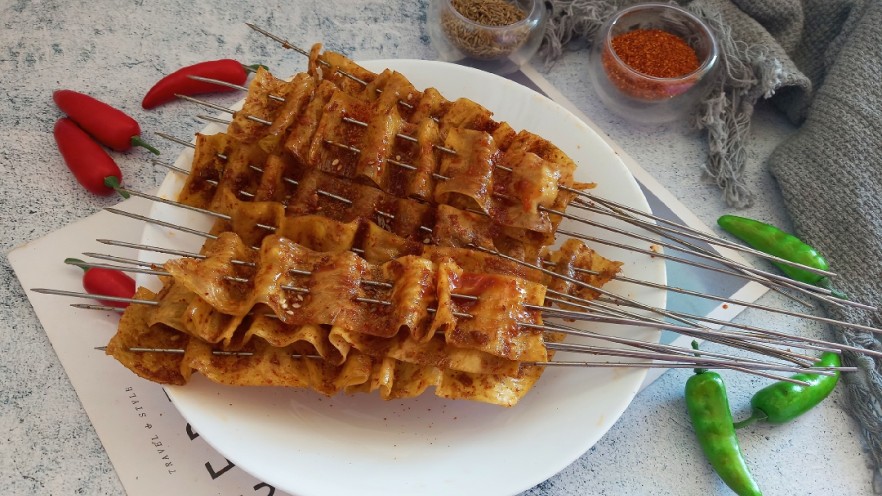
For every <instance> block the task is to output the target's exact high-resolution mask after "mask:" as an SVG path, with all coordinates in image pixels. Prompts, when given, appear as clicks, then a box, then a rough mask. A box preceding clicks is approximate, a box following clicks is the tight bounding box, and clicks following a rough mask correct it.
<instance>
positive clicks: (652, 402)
mask: <svg viewBox="0 0 882 496" xmlns="http://www.w3.org/2000/svg"><path fill="white" fill-rule="evenodd" d="M425 3H426V2H425V1H417V2H403V1H402V2H393V1H389V2H384V1H364V2H348V1H345V0H324V1H301V2H278V3H269V2H261V3H260V4H258V5H247V4H246V3H242V2H234V1H229V0H225V1H212V2H209V1H205V0H196V1H188V2H184V1H180V0H173V1H168V2H142V1H134V2H130V3H128V4H126V5H125V6H120V5H118V3H117V2H111V1H106V0H93V1H88V2H83V1H68V2H58V1H47V2H29V1H26V0H20V1H17V2H14V3H13V2H2V3H0V19H2V21H0V22H2V23H3V29H2V31H0V52H2V53H0V74H2V75H3V76H2V92H3V93H4V95H3V96H2V98H0V109H2V111H0V137H2V138H0V140H2V147H0V167H2V171H3V173H4V178H3V183H2V194H0V229H2V232H3V234H4V235H3V237H2V240H0V243H2V244H0V251H2V252H3V253H6V252H8V251H9V250H10V249H12V248H13V247H15V246H17V245H20V244H23V243H25V242H27V241H29V240H33V239H37V238H39V237H41V236H43V235H45V234H46V233H48V232H50V231H52V230H54V229H57V228H59V227H62V226H64V225H66V224H69V223H70V222H72V221H74V220H76V219H79V218H82V217H85V216H88V215H89V214H91V213H94V212H95V211H97V210H99V209H100V208H102V207H104V206H107V205H110V204H113V203H115V202H116V200H115V199H113V198H98V197H95V196H92V195H90V194H88V193H86V192H84V191H83V190H82V189H81V188H80V187H79V186H78V185H76V183H75V182H74V181H72V180H70V178H69V177H68V176H67V172H66V170H65V169H64V166H63V165H62V162H61V159H60V156H59V154H58V152H57V151H56V148H55V145H54V141H53V139H52V126H53V124H54V122H55V120H56V119H57V118H58V117H59V116H60V114H59V112H58V110H57V109H56V108H55V107H54V105H53V104H52V100H51V92H52V91H53V90H55V89H59V88H70V89H76V90H79V91H83V92H88V93H90V94H92V95H93V96H96V97H98V98H100V99H102V100H105V101H107V102H110V103H113V104H115V105H117V106H119V107H121V108H122V109H124V110H125V111H127V112H129V113H130V114H131V115H133V116H134V117H135V118H136V119H138V120H139V121H140V122H141V125H142V127H143V129H144V134H145V136H147V137H150V136H151V134H152V132H154V131H167V132H169V133H171V134H174V135H177V136H187V135H189V134H190V133H191V132H192V131H193V130H194V129H196V128H197V127H199V126H198V124H197V121H195V120H194V119H193V117H192V115H193V111H192V108H191V107H189V106H186V105H168V106H165V107H161V108H159V109H156V110H154V111H150V112H147V111H144V110H142V109H141V108H140V105H139V103H140V99H141V97H142V96H143V93H144V92H145V91H146V89H147V88H148V87H149V86H150V84H152V82H153V81H155V80H157V79H158V78H159V77H160V76H161V75H163V74H165V73H167V72H169V71H171V70H174V69H176V68H178V67H180V66H183V65H186V64H190V63H194V62H197V61H202V60H206V59H215V58H223V57H233V58H237V59H242V60H243V61H247V62H262V63H265V64H267V65H269V66H271V67H273V68H274V69H275V71H276V72H278V73H293V72H296V71H298V70H300V69H302V68H303V67H304V60H303V59H302V58H300V57H299V56H296V55H294V54H292V53H290V52H288V53H286V52H285V51H283V50H281V49H279V48H277V47H276V46H273V45H272V44H270V43H268V42H267V41H266V40H264V39H262V38H261V37H260V36H257V35H254V34H252V33H251V32H250V30H248V28H247V27H245V26H244V24H242V22H243V21H253V22H256V23H258V24H260V25H262V26H265V27H266V28H268V29H269V30H271V31H274V32H277V33H282V34H284V35H285V36H287V37H289V38H290V39H291V40H296V41H299V42H301V43H303V44H308V43H310V42H312V41H316V40H321V41H324V42H325V43H326V45H327V46H328V47H329V48H331V49H335V50H342V51H344V52H346V53H347V54H349V55H351V56H353V57H354V58H356V59H375V58H429V59H431V58H434V53H433V51H432V49H431V47H430V46H429V44H428V38H427V36H426V30H425V26H424V22H425V16H424V10H425ZM586 70H587V60H586V54H585V52H573V53H570V54H568V55H567V56H566V57H565V58H564V59H563V60H561V61H560V62H559V63H558V64H556V65H555V66H554V68H553V69H552V70H551V71H550V72H549V73H548V74H547V78H548V79H549V80H550V81H551V82H552V83H553V84H554V85H555V86H556V87H557V88H559V89H560V90H561V91H562V92H563V93H564V94H565V95H566V96H567V97H568V98H570V99H571V100H572V101H573V102H574V103H575V104H576V105H577V106H578V107H579V108H580V109H581V110H583V111H584V112H585V113H586V114H587V115H589V116H590V117H591V119H593V120H594V121H595V122H596V123H597V124H598V125H599V126H601V127H602V128H603V129H604V130H606V131H607V133H608V134H609V136H610V138H611V139H613V140H614V141H616V142H618V143H619V144H620V145H621V146H622V147H623V148H624V150H625V151H626V152H627V153H629V154H630V155H631V156H633V157H634V158H635V159H636V160H637V161H638V162H639V163H640V164H641V165H642V166H643V167H644V168H646V169H647V170H648V171H649V172H650V173H652V174H653V175H654V176H655V177H656V178H657V179H658V180H659V181H660V182H661V183H662V184H663V185H664V186H665V187H667V188H668V189H669V190H671V191H672V192H673V193H674V194H675V195H676V196H677V197H679V198H680V199H681V200H682V201H683V202H684V203H685V204H686V205H687V206H689V207H690V208H691V209H693V210H694V211H695V212H696V213H697V214H698V216H699V217H700V218H702V219H703V220H704V221H705V222H707V223H709V224H710V223H712V222H713V220H714V219H715V218H716V217H717V216H718V215H720V214H722V213H725V212H729V210H728V209H727V208H725V206H724V205H723V204H722V202H721V200H720V195H719V193H718V192H717V190H716V188H715V187H714V186H713V185H709V184H706V183H704V182H702V181H701V179H700V172H699V171H700V169H701V164H702V162H703V154H704V151H703V145H702V142H701V138H700V136H699V135H698V134H696V133H694V132H692V131H690V130H688V129H687V128H686V127H685V126H683V125H681V124H672V125H667V126H661V127H655V128H645V127H635V126H633V125H631V124H629V123H626V122H623V121H621V120H620V119H618V118H616V117H615V116H612V115H610V114H609V113H607V112H606V111H605V110H604V109H603V108H602V107H601V106H600V104H599V103H598V102H597V101H596V99H595V98H594V96H593V95H592V93H591V90H590V88H589V83H588V78H587V75H586ZM237 98H238V97H237V96H234V95H230V96H227V97H220V98H217V101H219V102H220V103H225V102H226V103H231V102H232V101H234V100H236V99H237ZM790 132H792V129H791V127H790V126H789V125H788V124H787V123H786V122H785V121H784V120H783V119H782V118H781V117H780V116H779V115H777V114H776V113H774V112H773V111H772V110H770V109H768V108H761V109H760V110H759V112H758V113H757V115H756V116H755V125H754V130H753V141H752V144H751V150H750V153H751V171H750V175H749V180H750V183H751V185H752V186H753V187H754V188H755V189H756V190H757V191H758V192H760V194H759V201H758V202H757V204H756V205H755V206H754V207H752V208H750V209H748V210H746V211H744V212H743V214H745V215H748V216H752V217H757V218H761V219H764V220H767V221H771V222H774V223H777V224H779V225H782V226H786V225H787V219H786V218H785V215H784V212H783V210H782V208H781V203H780V196H779V194H778V192H777V190H776V186H775V184H774V181H773V179H772V178H771V177H770V175H769V174H768V172H767V171H766V170H765V168H764V167H763V166H762V163H763V160H764V159H765V157H766V156H767V155H768V154H769V152H770V151H771V149H772V147H773V146H774V145H775V144H776V143H777V142H779V141H780V140H781V139H783V138H784V137H786V136H787V135H788V134H789V133H790ZM153 141H157V142H158V138H153ZM161 146H162V149H163V150H166V151H167V152H168V154H169V155H172V156H173V155H174V154H176V153H177V151H178V150H179V149H178V148H176V147H175V146H173V145H168V144H165V143H161ZM114 156H115V157H116V159H117V161H118V163H119V164H120V166H121V168H122V169H123V171H124V174H125V176H126V181H127V183H128V184H129V185H130V186H132V187H133V188H134V189H138V190H149V189H152V188H154V187H156V186H157V185H158V183H159V181H160V179H161V178H162V176H163V174H164V173H163V171H161V170H157V169H155V168H154V167H152V166H151V165H150V164H149V162H147V161H146V160H145V159H146V158H148V157H147V154H146V152H143V151H133V152H129V153H127V154H114ZM762 301H763V302H764V303H768V304H775V305H779V306H785V307H787V306H789V305H788V303H787V302H786V301H784V300H783V299H782V298H780V297H777V296H774V295H769V296H767V297H765V298H763V300H762ZM741 320H742V321H744V322H748V323H753V324H762V325H766V326H771V327H779V328H787V329H790V330H793V331H796V332H801V333H805V334H810V335H815V336H824V334H825V330H824V329H823V328H821V327H820V326H816V325H809V324H806V323H803V322H798V321H796V320H794V319H789V318H783V317H769V316H768V315H765V314H761V313H759V312H751V311H748V312H746V313H745V314H743V316H742V317H741ZM0 357H2V358H0V382H2V388H0V446H2V447H0V493H2V494H120V493H122V491H123V490H122V486H121V485H120V483H119V480H118V479H117V477H116V475H115V473H114V471H113V468H112V467H111V465H110V463H109V460H108V459H107V456H106V454H105V453H104V451H103V449H102V447H101V445H100V442H99V441H98V439H97V437H96V435H95V433H94V430H93V429H92V427H91V425H90V423H89V421H88V419H87V418H86V416H85V414H84V412H83V410H82V408H81V406H80V404H79V402H78V400H77V397H76V394H75V393H74V391H73V390H72V388H71V386H70V383H69V382H68V380H67V378H66V376H65V374H64V370H63V369H62V368H61V366H60V365H59V363H58V361H57V359H56V356H55V354H54V352H53V351H52V349H51V346H50V345H49V342H48V340H47V339H46V336H45V334H44V333H43V330H42V329H41V327H40V325H39V323H38V322H37V320H36V318H35V316H34V314H33V311H32V310H31V307H30V305H29V304H28V302H27V299H26V297H25V294H24V291H23V289H22V288H21V286H20V285H19V284H18V282H17V281H16V280H15V277H14V275H13V273H12V270H11V268H10V267H9V263H8V261H7V260H6V258H5V257H3V258H2V259H0ZM688 374H689V372H688V371H674V372H669V373H667V374H665V375H664V376H662V378H661V379H659V380H658V381H657V382H656V383H654V384H653V385H652V386H650V387H649V388H648V389H647V390H646V391H644V392H643V393H641V394H640V395H639V396H638V397H637V399H636V400H635V402H634V403H633V404H632V406H631V407H630V408H629V409H628V410H627V411H626V412H625V414H624V415H623V417H622V418H621V419H620V420H619V422H618V423H617V424H616V425H615V426H614V427H613V428H612V430H610V432H609V433H608V434H607V435H606V436H605V437H604V438H603V439H602V440H601V441H600V442H599V443H598V444H597V445H596V446H595V447H593V448H592V449H591V450H590V451H589V452H588V453H586V454H585V455H584V456H582V457H581V458H580V459H579V460H577V461H576V462H575V463H574V464H573V465H571V466H570V467H568V468H567V469H565V470H564V471H563V472H561V473H560V474H558V475H557V476H555V477H553V478H552V479H550V480H548V481H546V482H544V483H542V484H540V485H539V486H537V487H535V488H533V489H532V490H530V491H528V492H527V494H530V495H533V496H540V495H542V496H544V495H582V494H609V495H617V494H655V495H665V494H726V489H725V487H724V486H723V485H722V484H721V483H720V482H719V480H718V479H717V478H716V477H715V476H714V475H713V474H712V473H711V471H710V468H709V467H708V466H707V464H706V463H705V462H704V461H703V459H702V456H701V454H700V452H699V451H698V449H697V446H696V444H695V442H694V439H693V437H692V434H691V432H690V427H689V422H688V419H687V417H686V413H685V407H684V405H683V402H682V386H683V383H684V381H685V379H686V377H687V376H688ZM726 378H727V380H728V381H729V388H730V393H731V398H732V405H733V409H734V410H735V412H736V415H737V414H741V415H743V414H744V413H745V406H746V404H747V400H748V398H749V396H750V394H751V392H752V391H754V390H755V389H756V388H757V387H759V386H760V385H762V384H764V382H765V381H762V380H759V379H752V378H748V377H745V376H742V375H734V374H726ZM840 401H842V397H841V396H840V395H839V394H836V393H834V395H833V396H832V397H831V399H829V400H827V401H826V402H825V403H824V404H823V405H822V406H821V407H820V408H818V409H817V410H815V411H813V412H811V413H810V414H808V415H806V416H805V417H803V418H801V419H800V420H799V421H798V422H795V423H793V424H791V425H787V426H783V427H777V428H769V427H757V428H753V429H749V430H747V431H745V432H743V433H742V434H741V443H742V447H743V449H744V451H745V453H746V456H747V457H748V460H749V463H750V466H751V468H752V469H753V471H754V474H755V476H756V478H757V479H758V480H759V481H760V482H761V485H762V486H763V487H764V488H765V492H766V494H769V495H774V494H850V495H860V494H869V493H870V473H869V471H868V470H867V469H866V468H865V464H864V460H865V459H864V457H863V455H862V451H861V446H860V442H859V438H858V436H857V433H856V426H855V424H854V423H853V421H852V420H851V419H850V418H848V417H847V416H846V415H845V414H844V413H843V412H842V410H841V409H840V408H839V406H838V403H839V402H840ZM572 427H573V428H574V429H578V428H579V426H572ZM521 456H523V455H521Z"/></svg>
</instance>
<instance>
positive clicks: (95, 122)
mask: <svg viewBox="0 0 882 496" xmlns="http://www.w3.org/2000/svg"><path fill="white" fill-rule="evenodd" d="M52 99H53V100H55V104H56V105H58V108H60V109H61V111H62V112H64V113H65V114H67V115H68V117H70V118H71V119H73V120H74V121H75V122H76V123H77V124H79V125H80V127H82V128H83V130H85V131H86V132H87V133H89V134H91V135H92V137H94V138H95V139H96V140H98V141H99V142H100V143H101V144H103V145H104V146H107V147H109V148H112V149H114V150H116V151H118V152H124V151H126V150H128V149H130V148H132V147H133V146H143V147H144V148H146V149H148V150H150V151H151V152H153V153H155V154H157V155H159V150H157V149H156V148H153V147H152V146H150V145H149V144H148V143H147V142H146V141H144V140H142V139H141V126H139V125H138V121H136V120H135V119H132V118H131V117H129V116H128V115H127V114H126V113H125V112H123V111H122V110H119V109H115V108H113V107H111V106H110V105H108V104H106V103H104V102H102V101H99V100H96V99H94V98H92V97H91V96H89V95H84V94H82V93H78V92H76V91H71V90H58V91H56V92H55V93H53V94H52Z"/></svg>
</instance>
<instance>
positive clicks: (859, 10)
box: [540, 0, 882, 493]
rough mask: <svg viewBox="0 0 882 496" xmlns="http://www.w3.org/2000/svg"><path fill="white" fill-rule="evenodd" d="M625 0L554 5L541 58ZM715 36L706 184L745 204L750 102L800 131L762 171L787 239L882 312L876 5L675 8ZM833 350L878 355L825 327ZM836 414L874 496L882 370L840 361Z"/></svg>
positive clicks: (873, 319) (774, 2)
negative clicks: (850, 432)
mask: <svg viewBox="0 0 882 496" xmlns="http://www.w3.org/2000/svg"><path fill="white" fill-rule="evenodd" d="M626 3H635V2H633V0H552V1H551V4H552V9H553V13H552V20H551V23H550V26H549V27H548V30H547V32H546V39H545V43H544V44H543V47H542V51H541V52H540V54H543V55H544V56H545V58H546V62H552V61H553V60H554V59H555V58H557V56H559V55H560V53H561V52H562V50H563V49H564V48H566V45H567V44H568V43H569V44H571V45H572V44H573V42H576V41H585V40H586V39H589V40H590V38H591V37H593V35H594V33H595V32H596V29H597V27H598V26H599V24H600V22H602V21H603V20H604V19H605V18H606V17H608V16H609V15H611V13H612V12H613V11H614V10H615V8H616V7H619V6H622V5H623V4H626ZM680 3H682V4H684V5H685V6H686V8H688V9H690V10H692V11H693V12H695V13H697V14H699V15H701V16H702V17H703V18H704V19H705V20H707V21H708V22H709V23H711V25H712V26H713V27H714V29H715V31H716V32H717V34H718V37H719V38H720V39H721V40H722V45H723V52H724V53H723V58H724V60H723V62H724V64H723V67H724V74H723V79H721V82H720V85H719V87H718V88H717V91H715V92H714V93H713V94H711V95H709V97H708V99H707V100H706V101H705V102H704V105H703V107H702V108H701V109H700V110H699V112H698V114H697V121H696V123H697V125H698V126H699V127H703V128H704V129H706V130H707V135H708V164H707V165H706V173H707V174H708V175H710V176H711V177H713V178H714V179H716V181H717V183H718V184H719V185H720V187H721V188H722V189H723V190H724V191H725V193H726V198H727V200H729V201H730V204H733V205H736V206H737V205H739V204H740V205H743V204H746V203H747V202H749V200H750V192H749V191H746V190H744V189H743V188H742V185H741V184H740V183H739V181H738V178H739V174H740V169H741V168H743V167H744V166H745V164H746V157H745V156H744V154H743V145H744V142H745V141H746V140H747V139H749V134H748V133H747V131H748V130H749V121H750V116H751V114H752V112H753V106H754V104H755V103H756V102H757V100H758V99H759V98H771V101H772V102H773V103H774V104H775V105H776V106H777V107H778V108H780V109H781V110H782V111H783V112H785V113H786V114H787V116H788V117H789V118H790V119H791V120H792V121H793V122H794V123H797V124H801V126H800V129H799V130H798V131H797V133H796V134H795V135H793V136H792V137H791V138H790V139H788V140H787V141H785V142H784V143H782V144H781V145H780V146H779V147H778V149H776V150H775V151H774V153H773V154H772V156H771V157H770V158H769V161H768V163H767V164H765V165H766V166H768V167H769V168H770V170H771V172H772V174H773V175H774V176H775V178H776V179H777V181H778V184H779V186H780V188H781V192H782V194H783V197H784V200H785V203H786V205H787V209H788V213H789V214H790V216H791V217H792V220H793V225H794V228H795V231H796V234H797V235H798V236H800V237H801V238H802V239H804V240H806V241H807V242H808V243H809V244H811V245H813V246H814V247H816V248H817V249H818V250H819V251H820V252H821V253H823V254H824V256H825V257H826V258H827V259H828V260H829V261H830V265H831V268H832V269H833V270H835V271H836V272H837V273H838V274H839V277H838V278H836V281H835V283H834V285H835V287H836V288H837V289H839V290H841V291H844V292H845V293H846V294H848V295H849V297H850V298H852V299H854V300H855V301H861V302H863V303H868V304H872V305H875V306H882V0H692V1H685V0H684V1H682V2H680ZM825 310H826V312H827V313H828V315H829V316H830V317H832V318H835V319H839V320H845V321H848V322H854V323H860V324H865V325H870V326H873V327H877V328H879V327H882V312H880V311H876V312H868V311H863V310H855V309H851V308H841V307H836V306H832V305H828V306H827V307H825ZM832 330H833V334H834V336H835V339H837V340H838V341H840V342H842V343H846V344H849V345H853V346H858V347H862V348H866V349H872V350H876V351H882V343H880V341H879V339H877V338H876V336H875V335H873V334H871V333H868V332H863V331H854V330H849V329H845V328H841V327H836V328H833V329H832ZM843 356H844V361H845V363H846V365H852V366H857V367H858V368H859V372H857V373H854V374H844V375H843V384H844V385H845V387H846V394H847V401H846V403H845V407H846V408H847V409H848V410H849V412H850V413H851V414H852V415H853V416H854V417H855V419H857V421H858V422H859V424H860V426H861V430H862V433H863V437H864V440H865V441H866V444H867V447H868V450H869V453H870V456H871V458H872V460H873V462H874V464H875V468H874V470H875V472H874V488H873V489H874V491H875V492H876V493H882V359H874V358H871V357H868V356H866V355H862V354H857V353H851V352H846V353H844V355H843Z"/></svg>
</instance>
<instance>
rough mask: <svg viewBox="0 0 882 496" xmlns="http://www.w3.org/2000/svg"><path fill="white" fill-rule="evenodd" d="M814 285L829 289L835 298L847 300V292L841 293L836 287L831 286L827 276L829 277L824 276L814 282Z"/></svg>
mask: <svg viewBox="0 0 882 496" xmlns="http://www.w3.org/2000/svg"><path fill="white" fill-rule="evenodd" d="M815 286H817V287H819V288H824V289H826V290H829V291H830V294H831V295H833V296H835V297H836V298H839V299H841V300H847V299H848V295H847V294H845V293H843V292H842V291H839V290H838V289H836V288H834V287H833V283H832V282H831V281H830V278H829V277H825V278H823V279H821V280H820V281H818V282H817V283H815Z"/></svg>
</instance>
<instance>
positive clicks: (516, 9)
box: [426, 0, 548, 75]
mask: <svg viewBox="0 0 882 496" xmlns="http://www.w3.org/2000/svg"><path fill="white" fill-rule="evenodd" d="M547 17H548V15H547V12H546V8H545V5H544V3H543V1H542V0H432V1H431V2H430V3H429V7H428V13H427V16H426V18H427V27H428V31H429V38H430V40H431V41H432V46H433V47H434V48H435V50H437V52H438V55H439V59H440V60H443V61H446V62H455V63H458V64H461V65H467V66H470V67H475V68H477V69H481V70H484V71H487V72H492V73H495V74H500V75H505V74H509V73H512V72H514V71H516V70H518V68H520V66H521V65H523V64H524V63H526V62H527V61H528V60H530V58H531V57H533V55H534V54H535V53H536V51H537V50H538V49H539V44H540V43H541V42H542V35H543V33H544V31H545V23H546V20H547Z"/></svg>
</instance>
